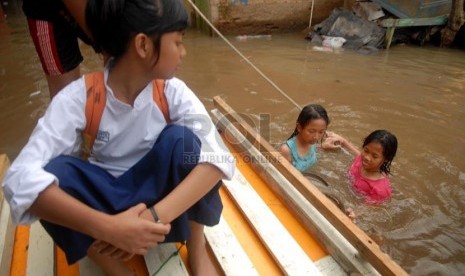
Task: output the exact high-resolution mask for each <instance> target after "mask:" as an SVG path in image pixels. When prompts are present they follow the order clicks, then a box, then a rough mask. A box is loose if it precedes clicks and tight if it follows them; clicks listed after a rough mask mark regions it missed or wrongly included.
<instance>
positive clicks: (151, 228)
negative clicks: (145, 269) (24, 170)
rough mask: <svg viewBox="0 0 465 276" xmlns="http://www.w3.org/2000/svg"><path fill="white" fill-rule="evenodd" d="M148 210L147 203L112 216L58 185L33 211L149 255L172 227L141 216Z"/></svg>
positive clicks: (44, 193)
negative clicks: (149, 249) (89, 205)
mask: <svg viewBox="0 0 465 276" xmlns="http://www.w3.org/2000/svg"><path fill="white" fill-rule="evenodd" d="M144 210H147V208H146V206H145V205H144V204H139V205H137V206H134V207H132V208H130V209H128V210H127V211H124V212H122V213H119V214H116V215H108V214H105V213H103V212H99V211H97V210H95V209H93V208H90V207H88V206H87V205H85V204H83V203H82V202H80V201H78V200H77V199H75V198H73V197H72V196H70V195H68V194H67V193H65V192H64V191H63V190H61V189H60V188H59V187H58V186H56V185H55V184H51V185H49V186H48V187H47V188H46V189H45V190H43V191H42V192H41V193H40V194H39V196H38V197H37V199H36V200H35V201H34V203H33V204H32V206H31V207H30V209H29V211H30V212H31V213H33V214H34V215H36V216H38V217H40V218H42V219H44V220H46V221H49V222H52V223H55V224H58V225H63V226H65V227H68V228H70V229H74V230H76V231H79V232H82V233H84V234H87V235H89V236H91V237H94V238H95V239H97V240H102V241H105V242H108V243H109V244H111V245H114V246H115V247H117V248H119V249H122V250H124V251H126V252H129V253H132V254H145V253H147V250H148V248H151V247H154V246H156V245H157V243H158V242H161V241H163V240H164V237H165V235H166V234H168V232H169V230H170V225H165V224H161V223H152V222H149V221H147V220H145V219H141V218H140V217H139V216H140V214H141V213H142V212H143V211H144Z"/></svg>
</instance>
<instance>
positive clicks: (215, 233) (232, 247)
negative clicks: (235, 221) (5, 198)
mask: <svg viewBox="0 0 465 276" xmlns="http://www.w3.org/2000/svg"><path fill="white" fill-rule="evenodd" d="M205 237H206V238H207V241H208V243H209V244H210V247H211V248H212V250H213V253H214V254H215V257H216V259H217V260H218V262H219V263H220V266H221V268H222V269H223V272H224V274H225V275H228V276H236V275H237V276H244V275H247V276H253V275H259V274H258V272H257V270H256V269H255V266H254V265H253V263H252V261H251V260H250V258H249V256H248V255H247V253H246V252H245V251H244V249H243V248H242V246H241V245H240V243H239V241H238V240H237V239H236V236H234V233H233V231H232V230H231V228H230V227H229V225H228V223H227V222H226V221H225V220H224V218H223V217H221V218H220V222H219V223H218V224H217V225H215V226H213V227H205Z"/></svg>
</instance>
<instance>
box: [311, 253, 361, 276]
mask: <svg viewBox="0 0 465 276" xmlns="http://www.w3.org/2000/svg"><path fill="white" fill-rule="evenodd" d="M315 265H316V267H317V268H318V270H320V271H321V274H323V275H328V276H346V275H347V272H345V271H344V270H343V269H342V268H341V266H339V264H338V263H336V261H335V260H334V258H333V257H332V256H326V257H324V258H322V259H319V260H318V261H316V262H315ZM363 275H367V274H363Z"/></svg>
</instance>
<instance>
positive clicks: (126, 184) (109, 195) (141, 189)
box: [41, 125, 223, 264]
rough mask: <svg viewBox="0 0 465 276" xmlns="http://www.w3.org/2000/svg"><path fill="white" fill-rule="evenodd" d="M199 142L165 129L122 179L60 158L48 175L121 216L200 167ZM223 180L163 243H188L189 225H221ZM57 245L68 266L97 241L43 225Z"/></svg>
mask: <svg viewBox="0 0 465 276" xmlns="http://www.w3.org/2000/svg"><path fill="white" fill-rule="evenodd" d="M200 146H201V143H200V140H199V139H198V138H197V137H196V136H195V134H193V133H192V132H191V131H190V130H189V129H187V128H185V127H181V126H176V125H169V126H167V127H166V128H165V129H164V130H163V131H162V133H161V134H160V136H159V138H158V140H157V142H156V143H155V144H154V146H153V148H152V149H151V150H150V151H149V152H148V153H147V154H146V155H145V156H144V157H143V158H142V159H141V160H140V161H139V162H138V163H136V164H135V165H134V166H133V167H132V168H130V169H129V170H128V171H127V172H125V173H124V174H123V175H121V176H120V177H117V178H115V177H113V176H112V175H110V174H109V173H108V172H107V171H105V170H103V169H102V168H100V167H98V166H96V165H92V164H90V163H89V162H87V161H84V160H81V159H78V158H75V157H70V156H63V155H62V156H59V157H57V158H55V159H53V160H52V161H50V163H48V164H47V166H46V167H45V170H47V171H48V172H50V173H52V174H54V175H55V176H56V177H57V178H58V179H59V181H60V186H59V187H60V188H61V189H62V190H64V191H65V192H66V193H68V194H70V195H71V196H73V197H75V198H76V199H78V200H79V201H81V202H83V203H85V204H86V205H88V206H91V207H92V208H94V209H97V210H100V211H102V212H105V213H107V214H117V213H120V212H123V211H125V210H127V209H128V208H130V207H132V206H134V205H137V204H139V203H145V204H146V205H147V206H152V205H154V204H155V203H157V202H158V201H160V200H161V199H163V198H164V197H165V196H166V195H167V194H168V193H170V192H171V191H172V190H173V189H174V188H175V187H176V186H177V185H178V184H179V183H180V182H181V181H182V180H183V179H184V178H185V177H186V176H187V175H188V174H189V172H190V171H192V169H193V168H194V167H195V166H196V165H197V163H198V160H199V156H200ZM220 186H221V181H220V182H219V183H218V184H217V185H216V186H215V187H214V188H213V189H212V190H211V191H210V192H208V193H207V194H206V195H205V196H204V197H203V198H201V199H200V200H199V201H198V202H197V203H196V204H194V205H193V206H192V207H191V208H190V209H188V210H187V211H186V212H185V213H184V214H182V215H181V216H179V217H178V218H176V219H175V220H174V221H172V222H171V231H170V233H169V234H168V235H167V236H166V239H165V242H180V241H185V240H188V239H189V237H190V230H189V224H188V221H189V220H192V221H195V222H198V223H200V224H203V225H207V226H213V225H216V224H218V222H219V219H220V216H221V211H222V209H223V205H222V203H221V198H220V196H219V193H218V189H219V187H220ZM41 223H42V225H43V226H44V228H45V230H46V231H47V232H48V233H49V234H50V236H51V237H52V239H53V240H54V242H55V243H56V244H57V245H58V246H59V247H60V248H61V249H62V250H63V251H64V252H65V254H66V258H67V261H68V264H73V263H75V262H76V261H78V260H80V259H81V258H83V257H85V256H86V255H87V250H88V248H89V246H90V245H91V244H92V243H93V242H94V238H92V237H90V236H88V235H85V234H82V233H80V232H76V231H74V230H71V229H69V228H66V227H63V226H60V225H56V224H53V223H50V222H47V221H44V220H41Z"/></svg>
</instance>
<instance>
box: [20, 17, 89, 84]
mask: <svg viewBox="0 0 465 276" xmlns="http://www.w3.org/2000/svg"><path fill="white" fill-rule="evenodd" d="M44 12H45V11H44ZM56 13H57V14H55V15H54V16H49V17H47V19H42V18H40V19H37V18H36V17H29V16H28V26H29V32H30V34H31V37H32V40H33V42H34V45H35V48H36V51H37V54H38V55H39V59H40V62H41V64H42V68H43V70H44V72H45V74H47V75H50V76H57V75H62V74H64V73H66V72H69V71H71V70H73V69H74V68H76V67H77V66H78V65H79V64H80V63H81V62H82V61H83V58H82V55H81V51H80V49H79V42H78V38H79V39H81V40H82V41H83V42H85V43H86V44H91V40H90V39H89V38H88V37H87V35H86V34H85V33H84V31H83V30H82V29H81V28H80V27H79V26H78V25H77V23H76V22H75V21H74V19H73V18H72V17H71V16H70V15H69V13H68V12H67V11H66V10H65V9H61V10H59V11H58V10H57V11H56ZM26 16H27V14H26ZM44 18H45V17H44Z"/></svg>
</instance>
